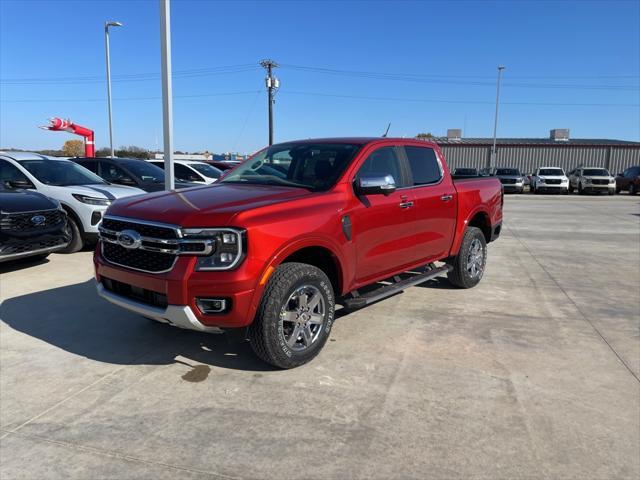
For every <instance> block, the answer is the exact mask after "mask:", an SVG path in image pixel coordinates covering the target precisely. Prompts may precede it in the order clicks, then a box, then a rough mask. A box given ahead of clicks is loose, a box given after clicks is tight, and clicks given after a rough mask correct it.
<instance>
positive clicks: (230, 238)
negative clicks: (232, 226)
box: [222, 233, 236, 244]
mask: <svg viewBox="0 0 640 480" xmlns="http://www.w3.org/2000/svg"><path fill="white" fill-rule="evenodd" d="M222 243H227V244H233V243H236V235H234V234H233V233H223V234H222Z"/></svg>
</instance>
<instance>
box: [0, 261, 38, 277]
mask: <svg viewBox="0 0 640 480" xmlns="http://www.w3.org/2000/svg"><path fill="white" fill-rule="evenodd" d="M45 263H49V259H48V258H42V257H27V258H21V259H18V260H11V261H8V262H3V263H0V274H3V273H11V272H15V271H16V270H22V269H23V268H29V267H33V266H35V265H44V264H45Z"/></svg>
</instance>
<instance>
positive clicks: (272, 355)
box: [249, 262, 335, 369]
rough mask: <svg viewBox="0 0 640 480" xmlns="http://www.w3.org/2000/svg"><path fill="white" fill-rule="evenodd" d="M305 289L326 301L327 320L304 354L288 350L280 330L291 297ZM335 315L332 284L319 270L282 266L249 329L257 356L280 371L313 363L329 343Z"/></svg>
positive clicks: (270, 281) (272, 279) (268, 287)
mask: <svg viewBox="0 0 640 480" xmlns="http://www.w3.org/2000/svg"><path fill="white" fill-rule="evenodd" d="M303 285H311V286H313V287H316V288H317V289H318V290H319V291H320V294H321V295H322V297H323V299H324V305H325V318H324V323H323V324H322V326H321V330H320V333H319V335H318V337H317V339H316V340H315V341H314V342H313V343H312V344H311V346H309V347H307V348H306V349H305V350H303V351H300V352H298V351H295V350H292V349H291V348H289V346H288V345H287V343H286V341H285V333H284V331H283V329H282V327H281V322H280V311H281V309H282V307H283V305H284V304H285V302H287V301H288V299H289V297H290V296H291V295H292V294H293V292H295V291H296V290H297V289H298V288H300V287H301V286H303ZM334 315H335V295H334V293H333V287H332V285H331V281H330V280H329V278H328V277H327V275H326V274H325V273H324V272H323V271H322V270H320V269H319V268H317V267H314V266H313V265H308V264H306V263H295V262H291V263H283V264H282V265H280V266H279V267H278V268H277V269H276V271H275V272H274V273H273V274H272V275H271V278H270V279H269V282H268V283H267V286H266V288H265V290H264V293H263V294H262V299H261V301H260V306H259V307H258V311H257V313H256V317H255V318H254V320H253V323H252V324H251V326H250V327H249V341H250V343H251V347H252V348H253V351H254V352H255V354H256V355H257V356H258V357H260V358H261V359H262V360H264V361H265V362H267V363H269V364H271V365H274V366H276V367H278V368H283V369H286V368H294V367H298V366H300V365H303V364H305V363H307V362H308V361H310V360H311V359H313V358H314V357H315V356H316V355H318V353H319V352H320V350H322V347H323V346H324V344H325V343H326V342H327V339H328V338H329V334H330V333H331V327H332V325H333V321H334Z"/></svg>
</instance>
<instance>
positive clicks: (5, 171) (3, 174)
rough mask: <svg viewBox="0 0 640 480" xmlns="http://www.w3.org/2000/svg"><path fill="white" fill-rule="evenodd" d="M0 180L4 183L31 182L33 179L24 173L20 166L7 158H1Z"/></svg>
mask: <svg viewBox="0 0 640 480" xmlns="http://www.w3.org/2000/svg"><path fill="white" fill-rule="evenodd" d="M0 182H2V184H3V185H4V184H5V183H6V182H29V183H31V180H29V179H28V178H27V176H26V175H25V174H24V173H22V172H21V171H20V170H19V169H18V167H16V166H15V165H12V164H10V163H9V162H7V161H6V160H0Z"/></svg>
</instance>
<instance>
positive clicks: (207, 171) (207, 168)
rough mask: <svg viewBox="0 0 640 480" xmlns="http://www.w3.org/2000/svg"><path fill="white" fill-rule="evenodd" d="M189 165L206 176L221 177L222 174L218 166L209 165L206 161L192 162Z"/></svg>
mask: <svg viewBox="0 0 640 480" xmlns="http://www.w3.org/2000/svg"><path fill="white" fill-rule="evenodd" d="M189 166H190V167H191V168H193V169H194V170H197V171H198V172H200V173H201V174H202V175H204V176H205V177H209V178H220V175H222V172H221V171H220V170H218V169H217V168H216V167H212V166H211V165H207V164H206V163H192V164H190V165H189Z"/></svg>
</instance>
